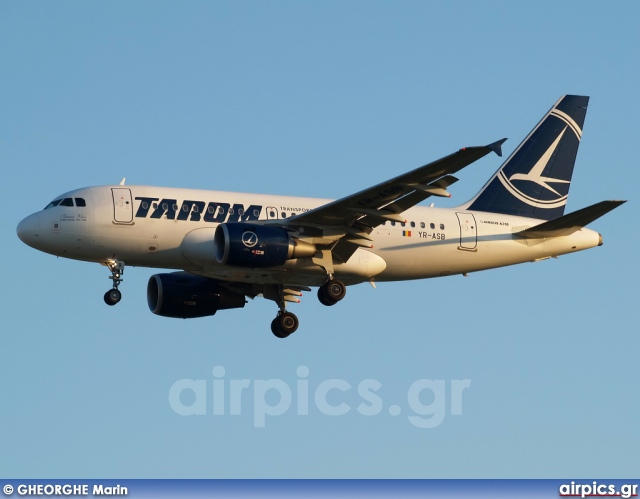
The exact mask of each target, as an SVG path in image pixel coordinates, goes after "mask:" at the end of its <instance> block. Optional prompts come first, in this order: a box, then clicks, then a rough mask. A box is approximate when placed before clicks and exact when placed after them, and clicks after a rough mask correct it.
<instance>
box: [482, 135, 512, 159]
mask: <svg viewBox="0 0 640 499" xmlns="http://www.w3.org/2000/svg"><path fill="white" fill-rule="evenodd" d="M506 140H507V139H506V137H505V138H504V139H500V140H498V141H496V142H493V143H491V144H489V145H488V146H485V147H487V148H488V149H491V150H492V151H493V152H495V153H496V154H497V155H498V156H500V157H502V144H504V143H505V142H506Z"/></svg>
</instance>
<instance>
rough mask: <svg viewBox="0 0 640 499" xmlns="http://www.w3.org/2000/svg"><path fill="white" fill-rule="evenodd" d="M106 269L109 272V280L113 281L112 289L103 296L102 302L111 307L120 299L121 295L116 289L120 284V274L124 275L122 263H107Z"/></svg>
mask: <svg viewBox="0 0 640 499" xmlns="http://www.w3.org/2000/svg"><path fill="white" fill-rule="evenodd" d="M106 265H107V268H108V269H109V270H110V271H111V275H110V276H109V279H111V280H112V281H113V288H112V289H110V290H109V291H107V292H106V293H105V294H104V302H105V303H106V304H107V305H110V306H113V305H115V304H116V303H118V302H119V301H120V300H121V299H122V293H121V292H120V290H119V289H118V286H120V283H121V282H122V274H124V262H123V261H121V260H115V261H111V262H107V264H106Z"/></svg>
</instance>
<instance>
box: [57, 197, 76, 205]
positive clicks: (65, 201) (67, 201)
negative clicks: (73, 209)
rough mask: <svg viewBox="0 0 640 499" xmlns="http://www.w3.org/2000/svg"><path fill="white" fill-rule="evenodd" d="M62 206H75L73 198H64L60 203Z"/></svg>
mask: <svg viewBox="0 0 640 499" xmlns="http://www.w3.org/2000/svg"><path fill="white" fill-rule="evenodd" d="M60 206H73V199H71V198H64V199H63V200H62V202H61V203H60Z"/></svg>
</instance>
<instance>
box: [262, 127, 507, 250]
mask: <svg viewBox="0 0 640 499" xmlns="http://www.w3.org/2000/svg"><path fill="white" fill-rule="evenodd" d="M505 140H507V139H502V140H499V141H497V142H494V143H492V144H489V145H486V146H480V147H465V148H463V149H460V150H459V151H457V152H455V153H453V154H450V155H449V156H445V157H444V158H441V159H439V160H437V161H434V162H433V163H429V164H427V165H424V166H421V167H420V168H416V169H415V170H412V171H410V172H408V173H404V174H402V175H399V176H397V177H395V178H392V179H390V180H387V181H386V182H382V183H380V184H377V185H374V186H373V187H370V188H368V189H364V190H362V191H360V192H357V193H356V194H352V195H350V196H346V197H344V198H342V199H338V200H336V201H332V202H330V203H327V204H325V205H323V206H320V207H318V208H315V209H313V210H310V211H308V212H305V213H301V214H299V215H296V216H293V217H291V218H287V219H286V220H278V222H274V223H278V224H284V225H287V226H303V227H316V228H320V229H333V233H334V234H338V237H337V238H336V240H335V242H336V243H337V244H335V245H334V247H333V248H332V250H333V254H334V256H337V257H338V259H339V260H342V261H346V260H347V259H348V258H349V257H350V256H351V254H353V252H354V251H355V250H356V249H357V248H358V247H359V246H364V247H370V245H368V244H367V243H366V240H369V239H370V238H369V237H368V234H370V233H371V231H372V230H373V228H374V227H376V226H378V225H381V224H384V223H385V222H386V221H387V220H391V221H396V222H404V221H405V219H404V218H403V217H402V212H404V211H405V210H407V209H409V208H411V207H412V206H415V205H416V204H418V203H420V202H421V201H424V200H425V199H427V198H428V197H430V196H441V197H450V194H449V193H448V192H447V191H446V188H447V187H448V186H449V185H451V184H453V183H454V182H456V181H457V180H458V179H457V178H456V177H454V176H453V175H452V174H453V173H455V172H457V171H459V170H461V169H462V168H464V167H465V166H468V165H470V164H471V163H473V162H474V161H477V160H478V159H480V158H482V157H484V156H486V155H487V154H489V153H490V152H491V151H493V152H495V153H496V154H498V156H502V149H501V145H502V143H503V142H504V141H505ZM343 236H347V237H346V238H344V239H343V240H341V241H339V242H338V240H339V239H342V237H343ZM363 240H364V241H363Z"/></svg>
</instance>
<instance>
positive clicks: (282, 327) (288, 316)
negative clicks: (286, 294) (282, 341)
mask: <svg viewBox="0 0 640 499" xmlns="http://www.w3.org/2000/svg"><path fill="white" fill-rule="evenodd" d="M299 324H300V322H299V321H298V318H297V317H296V316H295V314H292V313H291V312H282V313H280V314H278V316H277V317H276V318H275V319H273V321H271V332H272V333H273V334H274V335H275V336H276V337H277V338H286V337H287V336H289V335H290V334H292V333H295V332H296V330H297V329H298V325H299Z"/></svg>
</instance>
